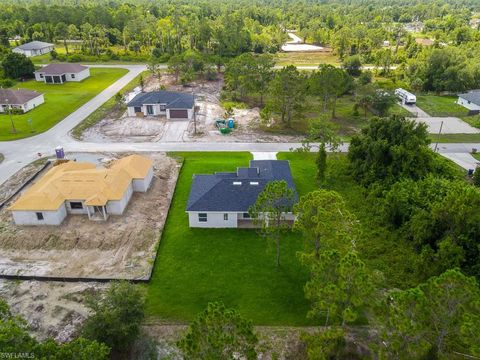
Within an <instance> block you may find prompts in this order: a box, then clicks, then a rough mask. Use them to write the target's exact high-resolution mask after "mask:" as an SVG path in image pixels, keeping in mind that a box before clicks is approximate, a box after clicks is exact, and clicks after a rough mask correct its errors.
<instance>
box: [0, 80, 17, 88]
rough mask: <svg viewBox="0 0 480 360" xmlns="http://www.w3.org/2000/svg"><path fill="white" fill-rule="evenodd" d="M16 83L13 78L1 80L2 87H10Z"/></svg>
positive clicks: (0, 85)
mask: <svg viewBox="0 0 480 360" xmlns="http://www.w3.org/2000/svg"><path fill="white" fill-rule="evenodd" d="M13 85H15V81H13V80H12V79H1V80H0V87H1V88H9V87H12V86H13Z"/></svg>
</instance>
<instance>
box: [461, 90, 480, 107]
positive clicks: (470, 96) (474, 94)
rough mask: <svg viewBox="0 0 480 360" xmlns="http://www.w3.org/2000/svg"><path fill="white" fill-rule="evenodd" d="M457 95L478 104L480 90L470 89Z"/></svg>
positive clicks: (479, 101) (479, 104) (479, 103)
mask: <svg viewBox="0 0 480 360" xmlns="http://www.w3.org/2000/svg"><path fill="white" fill-rule="evenodd" d="M458 97H461V98H462V99H465V100H467V101H470V102H471V103H473V104H475V105H478V106H480V90H474V91H470V92H468V93H465V94H460V95H458Z"/></svg>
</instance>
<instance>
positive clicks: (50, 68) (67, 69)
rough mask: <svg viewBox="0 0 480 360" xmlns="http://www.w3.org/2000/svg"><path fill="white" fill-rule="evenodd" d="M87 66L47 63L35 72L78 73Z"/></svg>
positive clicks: (52, 73) (54, 73)
mask: <svg viewBox="0 0 480 360" xmlns="http://www.w3.org/2000/svg"><path fill="white" fill-rule="evenodd" d="M85 69H88V67H86V66H83V65H80V64H49V65H47V66H44V67H42V68H41V69H38V70H37V71H35V72H36V73H42V74H46V75H62V74H67V73H73V74H76V73H79V72H81V71H83V70H85Z"/></svg>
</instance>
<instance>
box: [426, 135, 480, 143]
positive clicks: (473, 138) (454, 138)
mask: <svg viewBox="0 0 480 360" xmlns="http://www.w3.org/2000/svg"><path fill="white" fill-rule="evenodd" d="M429 136H430V140H431V141H432V143H435V142H437V140H438V142H439V143H480V134H441V135H440V137H439V136H438V135H434V134H430V135H429Z"/></svg>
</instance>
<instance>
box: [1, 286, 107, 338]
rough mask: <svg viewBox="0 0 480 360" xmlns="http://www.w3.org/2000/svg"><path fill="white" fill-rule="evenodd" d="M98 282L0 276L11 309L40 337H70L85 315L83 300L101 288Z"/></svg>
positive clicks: (2, 290) (3, 293) (34, 334)
mask: <svg viewBox="0 0 480 360" xmlns="http://www.w3.org/2000/svg"><path fill="white" fill-rule="evenodd" d="M107 286H108V285H107V284H100V283H60V282H40V281H10V280H0V296H1V297H3V298H5V299H6V300H7V302H8V304H9V305H10V309H11V310H12V312H14V313H15V314H18V315H20V316H22V317H23V318H24V319H25V320H26V321H27V323H28V325H29V328H30V329H31V333H32V335H33V336H35V337H36V338H38V339H40V340H43V339H46V338H48V337H52V338H54V339H55V340H56V341H59V342H64V341H68V340H71V339H72V337H73V336H74V335H75V333H76V331H77V328H78V325H79V324H81V323H82V322H83V321H84V320H85V319H86V318H87V316H88V310H87V308H86V307H85V306H84V305H83V303H82V301H83V300H84V298H85V295H86V294H89V293H92V292H96V291H103V290H104V289H105V288H106V287H107Z"/></svg>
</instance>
